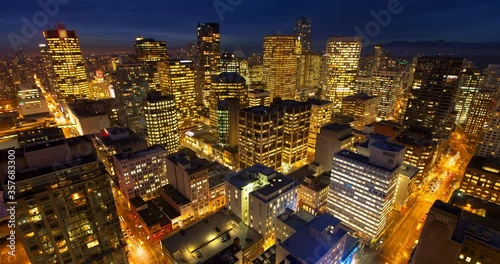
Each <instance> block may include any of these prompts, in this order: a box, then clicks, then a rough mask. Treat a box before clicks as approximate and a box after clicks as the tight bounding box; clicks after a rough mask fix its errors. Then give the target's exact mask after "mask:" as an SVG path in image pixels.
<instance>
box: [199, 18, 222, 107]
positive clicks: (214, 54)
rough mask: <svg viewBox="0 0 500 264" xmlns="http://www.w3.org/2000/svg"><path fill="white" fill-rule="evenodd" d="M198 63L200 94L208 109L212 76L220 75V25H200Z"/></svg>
mask: <svg viewBox="0 0 500 264" xmlns="http://www.w3.org/2000/svg"><path fill="white" fill-rule="evenodd" d="M198 61H199V67H200V69H199V76H198V77H199V84H200V85H199V87H198V89H197V90H196V92H197V93H198V94H203V95H204V97H203V98H202V100H203V104H204V105H205V106H207V107H208V105H209V102H208V100H209V99H208V94H209V92H208V90H209V89H210V83H211V82H212V75H216V74H219V66H220V33H219V24H218V23H198Z"/></svg>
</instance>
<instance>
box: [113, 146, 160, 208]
mask: <svg viewBox="0 0 500 264" xmlns="http://www.w3.org/2000/svg"><path fill="white" fill-rule="evenodd" d="M166 157H167V151H166V150H165V148H164V147H162V146H158V145H155V146H151V147H149V148H147V149H144V150H139V151H134V152H122V153H118V154H115V155H114V156H113V167H114V170H115V173H116V177H117V179H118V185H119V186H120V190H121V191H122V193H123V195H125V197H126V199H127V200H130V199H132V198H134V197H137V196H139V197H141V198H143V199H145V200H148V199H152V198H154V197H156V196H157V193H156V191H157V190H158V189H159V188H160V187H162V186H163V185H165V184H168V180H167V166H166Z"/></svg>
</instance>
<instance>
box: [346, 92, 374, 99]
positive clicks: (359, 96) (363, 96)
mask: <svg viewBox="0 0 500 264" xmlns="http://www.w3.org/2000/svg"><path fill="white" fill-rule="evenodd" d="M373 98H377V96H370V95H368V94H366V93H357V94H353V95H349V96H346V97H344V98H343V99H342V100H346V101H349V100H352V101H354V100H356V101H359V100H361V101H366V100H370V99H373Z"/></svg>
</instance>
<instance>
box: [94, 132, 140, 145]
mask: <svg viewBox="0 0 500 264" xmlns="http://www.w3.org/2000/svg"><path fill="white" fill-rule="evenodd" d="M110 134H111V135H110ZM120 134H122V135H123V136H122V137H120V136H118V135H120ZM115 135H116V136H118V137H115ZM95 137H97V138H98V139H99V140H101V141H102V142H103V143H104V145H106V146H107V147H110V146H114V147H120V146H127V145H130V144H133V143H135V142H140V141H144V142H145V140H144V139H143V138H141V137H140V136H139V135H138V134H137V133H135V132H134V131H132V130H131V129H130V128H124V127H113V128H107V129H106V131H103V132H101V133H98V134H95Z"/></svg>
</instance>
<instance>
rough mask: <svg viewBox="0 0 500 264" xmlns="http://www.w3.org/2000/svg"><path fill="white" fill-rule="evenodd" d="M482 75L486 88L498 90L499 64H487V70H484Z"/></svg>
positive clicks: (499, 79) (499, 80)
mask: <svg viewBox="0 0 500 264" xmlns="http://www.w3.org/2000/svg"><path fill="white" fill-rule="evenodd" d="M484 75H485V76H486V85H487V86H488V87H496V88H498V87H499V85H500V64H489V65H488V68H486V69H484Z"/></svg>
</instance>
